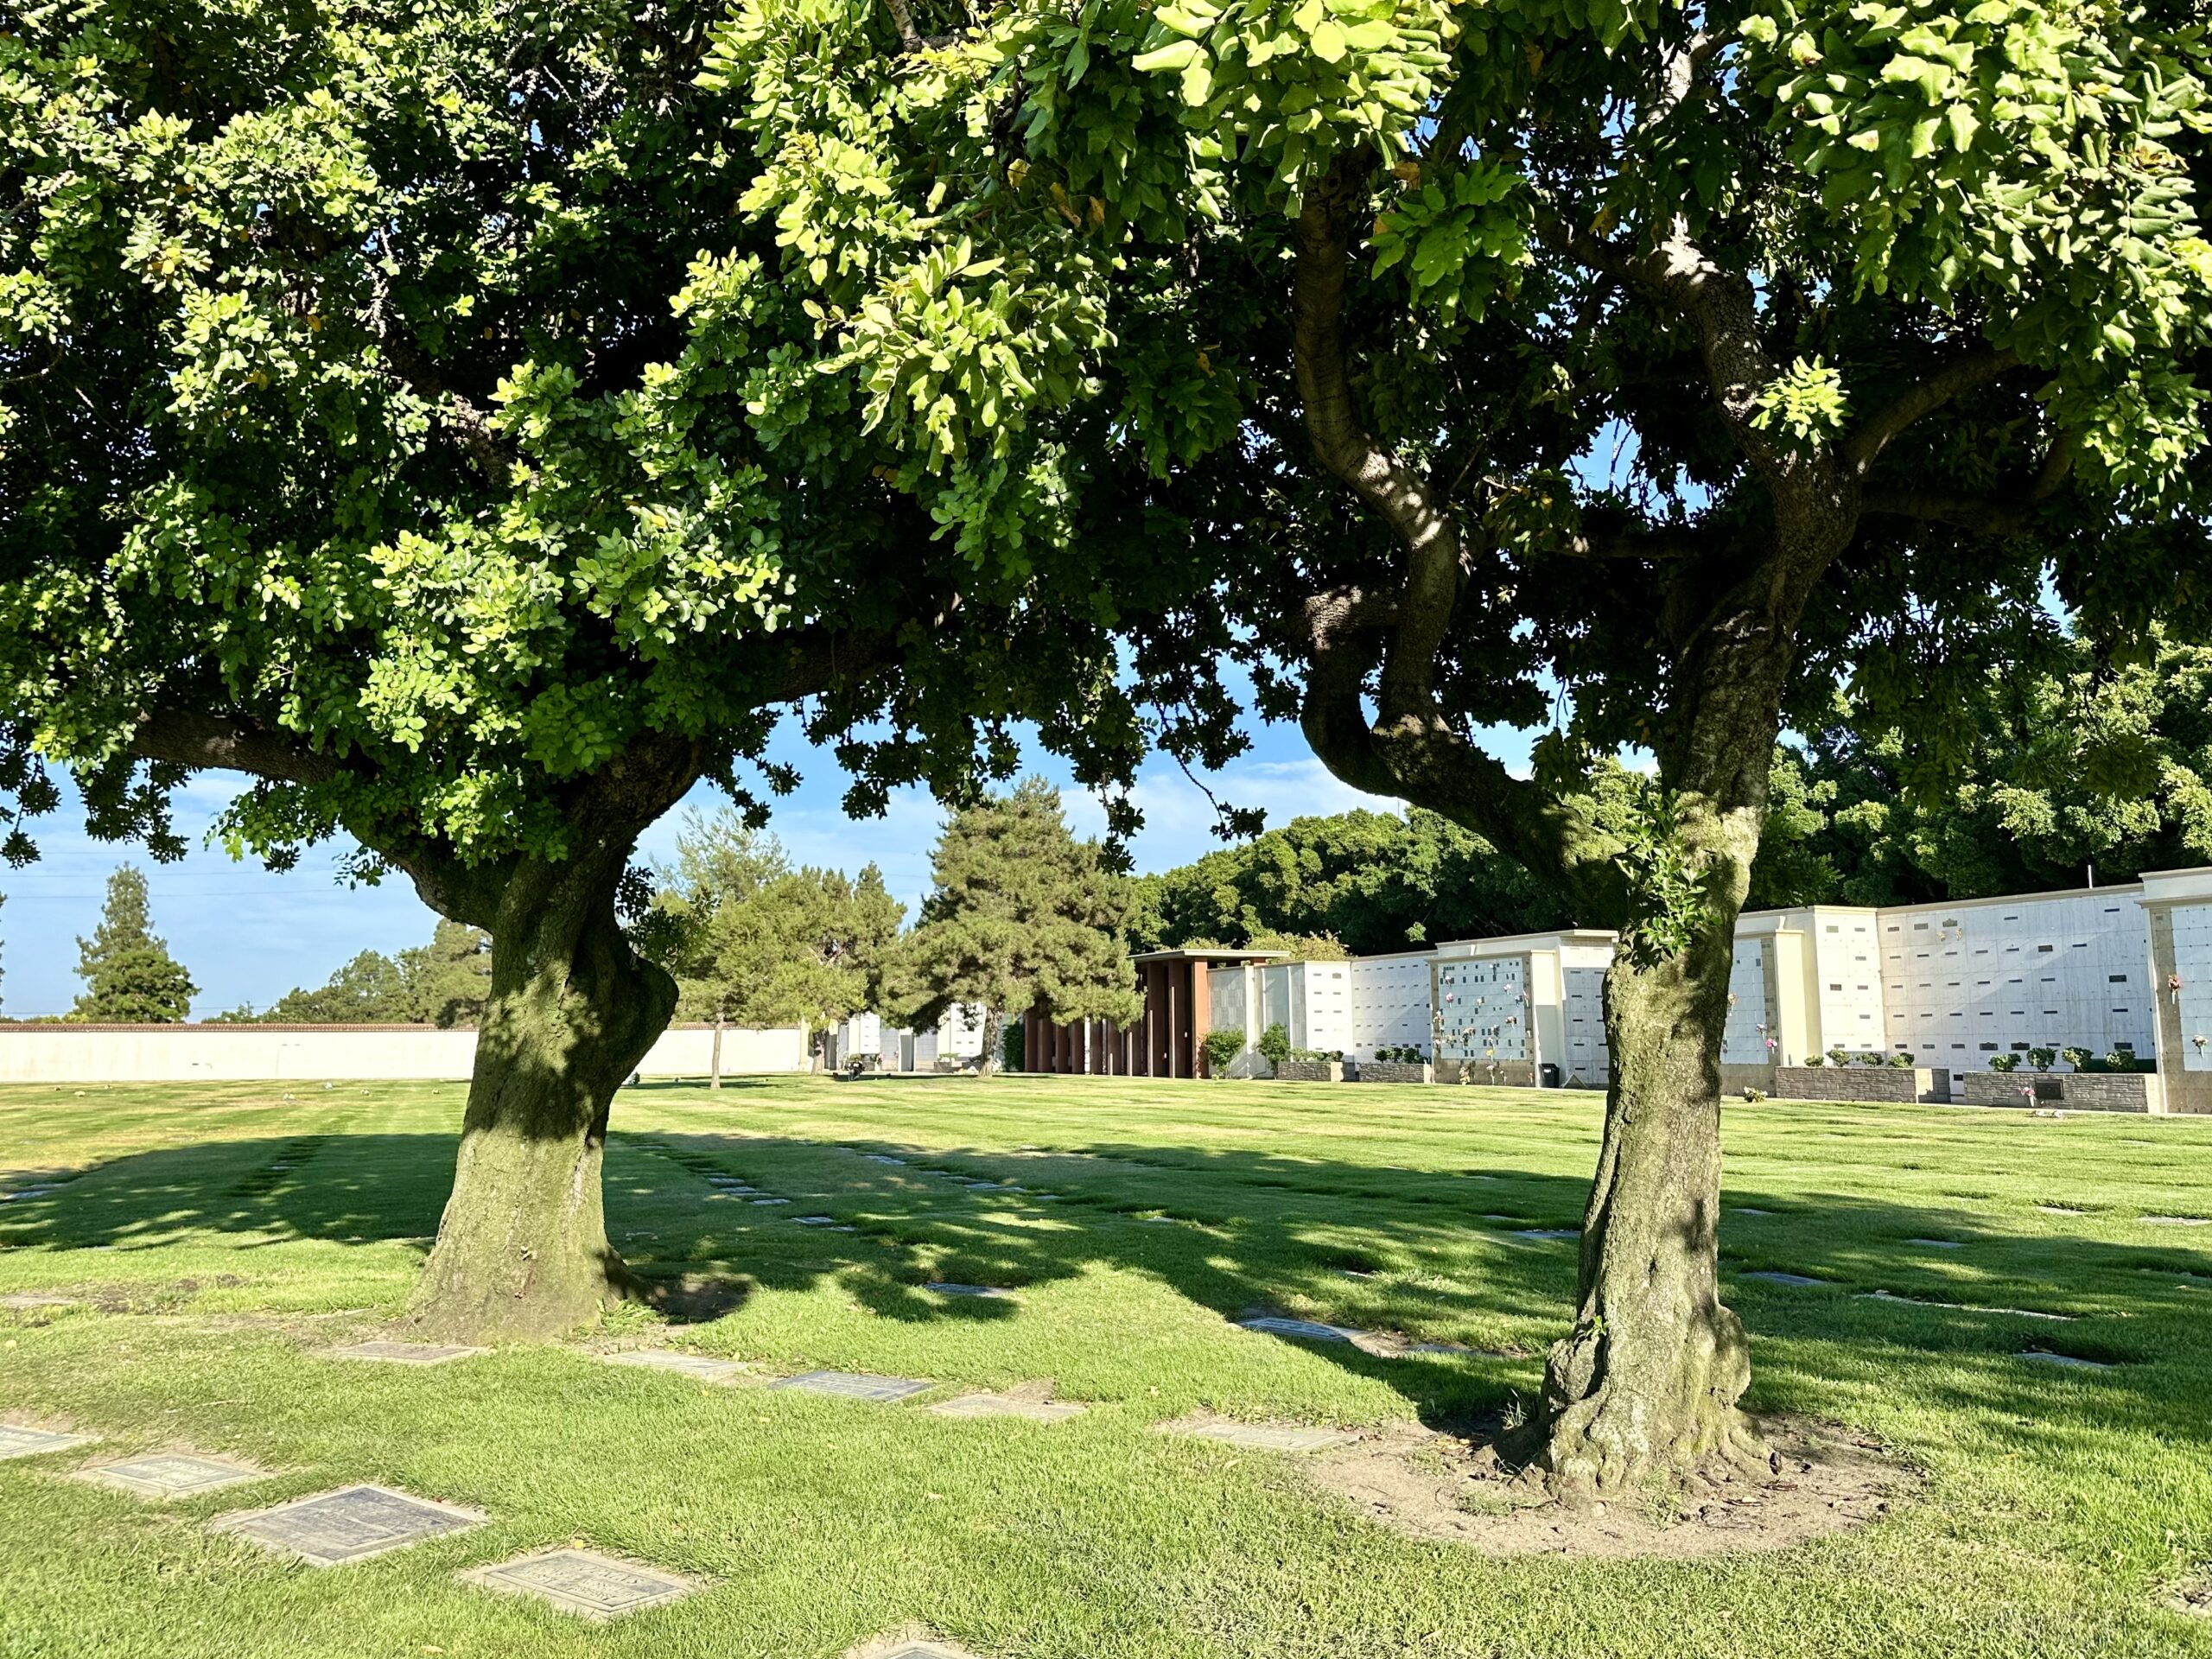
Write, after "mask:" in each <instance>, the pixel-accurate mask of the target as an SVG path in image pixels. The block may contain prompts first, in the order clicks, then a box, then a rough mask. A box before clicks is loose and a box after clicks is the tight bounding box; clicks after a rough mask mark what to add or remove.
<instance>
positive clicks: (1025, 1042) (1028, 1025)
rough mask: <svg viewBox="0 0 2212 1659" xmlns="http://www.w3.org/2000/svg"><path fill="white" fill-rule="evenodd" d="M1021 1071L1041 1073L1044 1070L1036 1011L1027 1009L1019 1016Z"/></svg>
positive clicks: (1043, 1050)
mask: <svg viewBox="0 0 2212 1659" xmlns="http://www.w3.org/2000/svg"><path fill="white" fill-rule="evenodd" d="M1021 1069H1022V1070H1023V1071H1043V1070H1044V1069H1045V1045H1044V1043H1043V1042H1042V1041H1041V1040H1039V1036H1038V1032H1037V1010H1036V1009H1034V1008H1031V1009H1029V1010H1028V1011H1027V1013H1025V1014H1023V1015H1022V1016H1021Z"/></svg>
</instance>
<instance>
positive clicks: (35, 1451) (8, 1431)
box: [0, 1423, 99, 1459]
mask: <svg viewBox="0 0 2212 1659" xmlns="http://www.w3.org/2000/svg"><path fill="white" fill-rule="evenodd" d="M96 1440H99V1435H97V1434H74V1433H70V1432H69V1431H67V1430H66V1429H58V1428H25V1427H22V1426H21V1425H19V1424H16V1423H0V1459H8V1458H42V1457H44V1456H45V1455H46V1454H47V1453H48V1452H67V1450H68V1449H69V1448H70V1447H71V1446H90V1445H92V1443H93V1442H94V1441H96Z"/></svg>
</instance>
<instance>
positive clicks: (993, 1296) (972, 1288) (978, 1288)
mask: <svg viewBox="0 0 2212 1659" xmlns="http://www.w3.org/2000/svg"><path fill="white" fill-rule="evenodd" d="M922 1288H923V1289H924V1290H933V1291H935V1292H936V1293H937V1294H938V1295H940V1296H981V1297H987V1298H988V1299H989V1300H993V1301H1004V1302H1010V1301H1012V1300H1014V1293H1013V1292H1012V1291H1010V1290H1001V1289H1000V1288H999V1287H997V1286H996V1285H956V1284H953V1283H951V1282H950V1281H947V1280H944V1279H932V1280H931V1281H929V1282H928V1283H927V1284H925V1285H924V1286H923V1287H922Z"/></svg>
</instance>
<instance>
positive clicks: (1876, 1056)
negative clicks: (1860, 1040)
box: [1855, 1048, 1890, 1065]
mask: <svg viewBox="0 0 2212 1659" xmlns="http://www.w3.org/2000/svg"><path fill="white" fill-rule="evenodd" d="M1855 1058H1857V1060H1858V1062H1859V1065H1888V1064H1889V1063H1890V1057H1889V1056H1888V1055H1886V1054H1884V1053H1881V1052H1878V1051H1877V1050H1874V1049H1871V1048H1870V1049H1868V1050H1867V1051H1866V1052H1865V1053H1864V1054H1860V1055H1858V1056H1856V1057H1855Z"/></svg>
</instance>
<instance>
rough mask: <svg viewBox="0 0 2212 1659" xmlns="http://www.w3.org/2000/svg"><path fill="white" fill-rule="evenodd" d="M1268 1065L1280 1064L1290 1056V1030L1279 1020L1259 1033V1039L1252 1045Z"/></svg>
mask: <svg viewBox="0 0 2212 1659" xmlns="http://www.w3.org/2000/svg"><path fill="white" fill-rule="evenodd" d="M1252 1046H1253V1047H1255V1048H1256V1049H1258V1050H1259V1051H1260V1056H1261V1058H1262V1059H1264V1060H1266V1061H1267V1063H1268V1065H1281V1064H1282V1063H1283V1062H1284V1061H1285V1060H1287V1059H1288V1058H1290V1032H1289V1029H1288V1028H1287V1027H1285V1026H1284V1024H1283V1022H1282V1021H1281V1020H1276V1021H1275V1022H1274V1024H1273V1025H1271V1026H1269V1027H1268V1028H1267V1029H1266V1030H1265V1031H1263V1032H1262V1033H1260V1040H1259V1041H1258V1042H1256V1043H1255V1044H1253V1045H1252Z"/></svg>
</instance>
